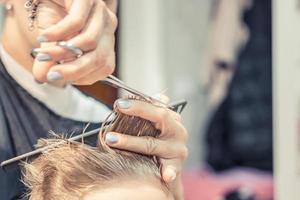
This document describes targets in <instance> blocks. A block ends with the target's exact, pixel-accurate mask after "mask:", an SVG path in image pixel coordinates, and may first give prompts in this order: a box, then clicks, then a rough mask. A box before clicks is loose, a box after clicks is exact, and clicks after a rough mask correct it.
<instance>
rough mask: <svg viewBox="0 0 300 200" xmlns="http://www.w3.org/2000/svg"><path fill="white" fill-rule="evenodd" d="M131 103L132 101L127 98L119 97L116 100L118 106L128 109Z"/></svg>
mask: <svg viewBox="0 0 300 200" xmlns="http://www.w3.org/2000/svg"><path fill="white" fill-rule="evenodd" d="M131 104H132V102H131V101H130V100H127V99H118V100H117V102H116V105H117V107H118V108H121V109H128V108H130V107H131Z"/></svg>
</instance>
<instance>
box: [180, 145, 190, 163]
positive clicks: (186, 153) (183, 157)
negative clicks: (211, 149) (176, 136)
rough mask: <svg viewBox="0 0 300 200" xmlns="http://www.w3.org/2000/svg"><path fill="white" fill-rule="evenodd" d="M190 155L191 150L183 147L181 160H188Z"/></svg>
mask: <svg viewBox="0 0 300 200" xmlns="http://www.w3.org/2000/svg"><path fill="white" fill-rule="evenodd" d="M188 155H189V150H188V148H187V147H183V148H182V150H181V152H180V158H181V160H186V159H187V158H188Z"/></svg>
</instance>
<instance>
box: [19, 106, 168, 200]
mask: <svg viewBox="0 0 300 200" xmlns="http://www.w3.org/2000/svg"><path fill="white" fill-rule="evenodd" d="M113 114H114V115H115V118H114V120H113V122H111V123H109V124H108V128H106V129H102V131H101V132H100V142H99V144H98V146H97V147H92V146H89V145H86V144H84V143H83V142H82V143H80V142H69V141H68V140H65V139H62V138H53V139H43V140H40V141H39V143H40V144H43V145H42V146H45V145H53V144H59V145H58V146H56V147H53V148H51V149H50V150H47V151H46V152H43V153H42V154H41V155H40V156H39V157H38V158H36V159H35V160H33V161H32V162H30V163H29V162H27V163H24V165H23V182H24V183H25V185H26V186H27V188H28V193H27V195H28V198H29V199H31V200H54V199H55V200H65V199H66V200H69V199H73V200H76V199H80V198H82V197H83V196H84V195H85V194H86V193H88V192H89V191H92V190H93V189H95V188H99V186H100V187H101V186H104V185H108V184H111V183H114V182H115V181H116V180H117V181H122V180H124V181H126V180H128V178H143V179H147V178H149V179H151V180H152V179H153V180H157V181H159V183H160V184H161V186H162V189H163V190H164V191H165V192H167V191H168V187H167V185H166V183H164V182H163V180H162V178H161V174H160V164H159V162H158V159H156V157H153V156H147V155H141V154H138V153H133V152H126V151H121V150H116V149H111V148H110V147H108V146H107V145H106V144H105V142H104V138H105V134H106V133H107V132H108V131H115V132H119V133H124V134H130V135H135V136H151V137H157V136H158V135H159V134H160V131H159V130H157V129H156V128H155V126H154V125H153V123H152V122H150V121H147V120H144V119H141V118H139V117H133V116H128V115H125V114H122V113H120V112H118V111H117V109H115V110H114V112H113ZM62 141H66V142H62Z"/></svg>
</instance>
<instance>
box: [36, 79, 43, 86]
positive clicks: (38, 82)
mask: <svg viewBox="0 0 300 200" xmlns="http://www.w3.org/2000/svg"><path fill="white" fill-rule="evenodd" d="M34 81H35V82H36V83H37V84H40V85H41V84H43V82H40V81H38V80H36V79H34Z"/></svg>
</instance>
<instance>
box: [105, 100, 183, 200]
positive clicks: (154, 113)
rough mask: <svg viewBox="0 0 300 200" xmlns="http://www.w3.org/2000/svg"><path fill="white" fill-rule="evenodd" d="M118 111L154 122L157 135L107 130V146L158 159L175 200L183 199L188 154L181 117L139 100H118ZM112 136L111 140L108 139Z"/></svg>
mask: <svg viewBox="0 0 300 200" xmlns="http://www.w3.org/2000/svg"><path fill="white" fill-rule="evenodd" d="M116 106H117V108H118V109H119V110H120V112H122V113H125V114H128V115H133V116H139V117H141V118H144V119H147V120H149V121H151V122H153V123H154V124H155V126H156V128H158V129H160V130H161V135H160V136H159V137H158V138H153V137H133V136H129V135H125V134H118V133H108V134H109V135H110V136H111V137H106V142H107V144H108V145H110V146H111V147H114V148H119V149H124V150H129V151H133V152H138V153H142V154H147V155H155V156H158V157H159V158H161V163H162V171H161V173H162V177H163V179H164V180H165V181H166V182H168V183H170V186H171V188H172V189H173V194H174V196H175V199H176V200H183V189H182V184H181V176H180V175H181V170H182V165H183V162H184V161H185V159H186V158H187V155H188V149H187V147H186V142H187V137H188V134H187V131H186V129H185V127H184V126H183V125H182V119H181V116H180V115H179V114H177V113H175V112H173V111H171V110H169V109H165V108H159V107H156V106H153V105H150V104H148V103H145V102H142V101H134V100H118V101H117V102H116ZM110 139H113V140H110Z"/></svg>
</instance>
